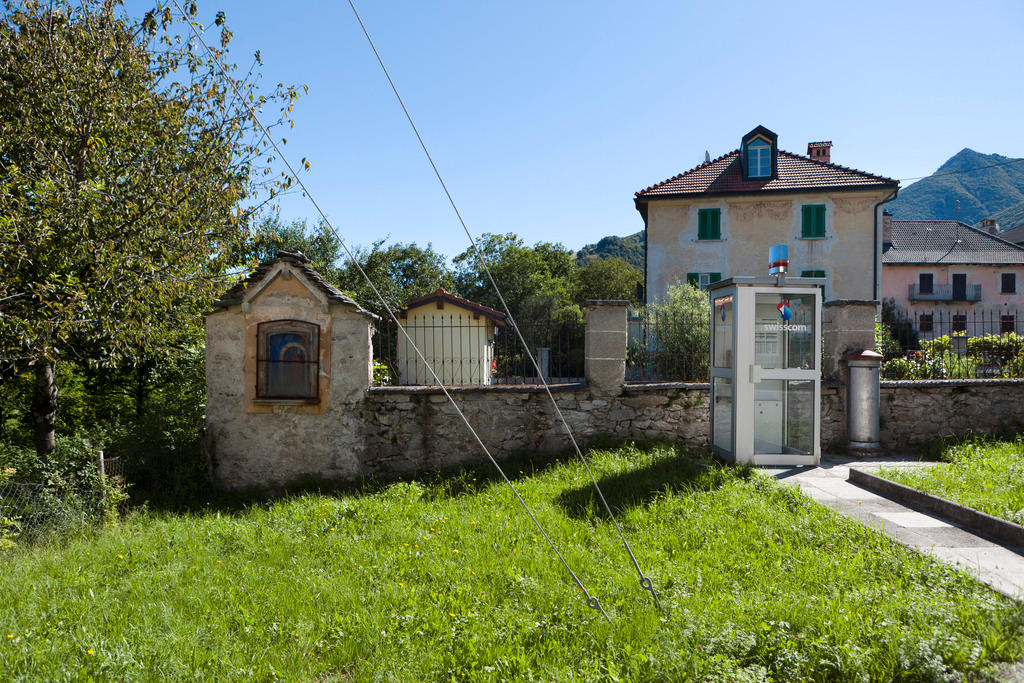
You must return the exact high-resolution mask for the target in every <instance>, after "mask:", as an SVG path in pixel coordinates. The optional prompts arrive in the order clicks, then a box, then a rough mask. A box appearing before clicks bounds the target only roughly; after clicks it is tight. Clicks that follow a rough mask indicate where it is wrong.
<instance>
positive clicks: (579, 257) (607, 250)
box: [576, 231, 644, 268]
mask: <svg viewBox="0 0 1024 683" xmlns="http://www.w3.org/2000/svg"><path fill="white" fill-rule="evenodd" d="M616 256H617V257H618V258H620V259H622V260H624V261H626V262H627V263H631V264H633V265H634V266H636V267H637V268H643V267H644V233H643V231H641V232H638V233H634V234H632V235H627V236H626V237H617V236H615V235H611V236H609V237H602V238H601V241H600V242H598V243H597V244H588V245H586V246H585V247H583V248H582V249H580V250H579V251H578V252H576V263H577V264H579V265H581V266H582V265H584V264H586V263H590V262H591V261H593V260H594V259H599V258H609V257H616Z"/></svg>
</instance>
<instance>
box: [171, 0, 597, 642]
mask: <svg viewBox="0 0 1024 683" xmlns="http://www.w3.org/2000/svg"><path fill="white" fill-rule="evenodd" d="M172 2H173V3H174V7H175V8H176V9H177V10H178V13H179V14H181V16H182V18H183V19H184V20H185V22H186V23H187V24H188V25H189V28H190V29H191V30H192V33H193V34H194V35H195V36H196V39H197V40H199V42H200V43H201V44H202V46H203V48H204V49H205V50H206V53H207V54H208V55H209V56H210V59H211V60H213V62H214V64H215V65H216V66H217V69H218V70H219V71H220V73H221V75H222V76H223V77H224V78H225V80H227V82H228V83H229V84H230V86H231V89H232V90H234V91H235V94H236V95H238V96H239V98H240V101H241V102H242V103H243V105H244V106H245V108H246V110H247V111H248V112H249V116H250V117H251V118H252V120H253V123H255V124H256V125H257V126H258V127H259V129H260V130H261V131H262V132H263V134H264V135H265V136H266V137H267V139H268V140H269V141H270V144H271V145H272V146H273V148H274V151H275V152H277V154H278V156H279V157H280V158H281V161H283V162H284V164H285V166H286V167H287V168H288V172H289V173H291V175H292V177H293V178H295V181H296V182H297V183H298V184H299V186H300V187H301V188H302V191H303V192H304V193H305V194H306V196H307V197H309V201H310V202H311V203H312V204H313V207H314V208H315V209H316V211H317V213H319V214H320V217H321V218H322V219H323V221H324V224H325V225H327V227H328V228H330V230H331V232H332V233H334V236H335V237H337V239H338V242H339V244H340V245H341V247H342V249H344V251H345V255H346V256H348V258H349V260H350V261H351V262H352V264H353V265H354V266H355V267H356V269H357V270H358V271H359V273H360V275H362V276H363V279H364V280H366V284H368V285H369V286H370V289H372V290H373V293H374V294H375V295H376V296H377V299H378V300H379V301H380V303H381V305H382V306H383V307H384V309H385V310H386V311H387V313H388V316H389V317H390V318H391V320H392V321H393V322H394V323H395V325H396V326H397V328H398V329H399V330H400V331H401V333H402V335H403V336H404V337H405V339H406V342H408V344H409V345H410V346H411V347H412V348H413V350H414V351H416V355H417V357H418V358H419V359H420V361H422V362H423V364H424V366H425V367H426V368H427V370H428V371H429V372H430V374H431V376H432V377H433V379H434V381H435V382H437V385H438V387H440V389H441V391H442V392H444V395H445V397H446V398H447V399H448V401H449V402H450V403H451V404H452V407H453V408H455V412H456V413H458V415H459V417H460V418H461V419H462V422H463V423H464V424H465V425H466V428H467V429H469V431H470V433H471V434H472V435H473V438H474V439H475V440H476V442H477V444H478V445H479V446H480V448H481V450H483V452H484V454H485V455H486V456H487V458H488V459H489V460H490V461H491V464H492V465H494V467H495V469H497V470H498V473H499V474H500V475H501V477H502V479H504V480H505V483H506V484H508V487H509V488H510V489H511V490H512V493H513V494H515V497H516V499H517V500H518V501H519V504H520V505H522V507H523V509H524V510H526V513H527V514H528V515H529V516H530V519H532V520H533V523H534V525H536V527H537V529H538V530H539V531H540V533H541V535H542V536H543V537H544V540H546V541H547V542H548V545H550V546H551V550H552V551H554V553H555V555H557V556H558V559H559V561H561V563H562V566H564V567H565V569H566V571H568V572H569V575H570V576H571V577H572V579H573V581H574V582H575V583H576V586H577V587H578V588H579V589H580V592H582V593H583V595H584V597H585V599H586V603H587V606H588V607H590V608H591V609H593V610H596V611H598V612H600V613H601V614H602V615H604V618H605V619H607V620H608V621H609V623H610V622H611V618H610V617H609V616H608V614H607V612H605V611H604V608H603V607H602V606H601V602H600V601H599V600H598V599H597V597H596V596H593V595H591V594H590V591H588V590H587V588H586V586H584V585H583V582H582V581H581V580H580V578H579V577H578V576H577V575H576V572H574V571H573V570H572V567H570V566H569V563H568V562H567V561H566V559H565V557H564V556H563V555H562V553H561V552H560V551H559V550H558V547H557V546H556V545H555V543H554V541H552V540H551V537H550V536H548V533H547V531H546V530H545V529H544V526H543V525H542V524H541V523H540V520H538V519H537V517H536V515H534V513H533V510H531V509H530V506H529V505H527V504H526V501H525V500H523V497H522V496H521V495H520V494H519V491H517V490H516V487H515V485H514V484H513V483H512V481H511V480H510V479H509V478H508V475H506V474H505V470H503V469H502V467H501V465H499V464H498V461H497V460H495V459H494V456H493V455H491V452H490V451H489V450H488V449H487V446H485V445H484V442H483V441H482V440H481V439H480V435H479V434H477V431H476V430H475V429H474V428H473V425H471V424H470V422H469V419H467V418H466V415H465V413H463V412H462V409H461V408H460V407H459V405H458V403H456V402H455V399H454V398H453V397H452V395H451V393H449V391H448V388H447V387H446V386H445V385H444V383H443V382H442V381H441V379H440V378H439V377H438V376H437V373H435V372H434V368H433V366H432V365H431V364H430V363H429V362H427V359H426V358H425V357H424V356H423V353H422V352H421V351H420V349H419V347H418V346H416V344H415V342H413V340H412V337H410V336H409V333H408V332H406V330H405V327H403V326H402V324H401V323H400V322H399V321H398V316H396V315H395V313H394V311H393V310H392V309H391V306H390V305H388V302H387V301H386V300H385V299H384V297H383V296H382V295H381V293H380V291H379V290H378V289H377V286H376V285H374V284H373V281H372V280H371V279H370V276H369V275H367V274H366V271H365V270H363V267H362V265H360V263H359V261H358V260H357V259H356V258H355V255H354V254H353V253H352V251H351V250H350V249H349V248H348V245H347V244H346V242H345V240H344V239H343V238H342V237H341V235H340V234H339V233H338V231H337V230H336V229H335V228H334V225H333V224H332V223H331V221H330V219H328V218H327V214H325V213H324V211H323V210H322V209H321V208H320V205H319V204H318V203H317V201H316V199H315V198H314V197H313V195H312V194H311V193H310V192H309V190H308V189H307V188H306V185H305V183H303V182H302V179H301V178H300V177H299V175H298V173H296V172H295V169H294V168H292V165H291V163H290V162H289V161H288V158H287V157H286V156H285V155H284V152H283V151H282V150H281V148H280V147H278V145H277V142H275V141H274V138H273V136H271V135H270V133H269V131H268V130H267V128H266V127H265V126H264V125H263V123H262V122H261V121H260V120H259V118H258V117H257V116H256V112H255V111H254V110H253V108H252V107H251V106H250V105H249V104H248V103H247V102H246V101H245V100H244V99H242V98H241V94H240V92H239V91H238V87H237V85H236V84H235V81H234V80H233V79H232V78H231V77H230V76H228V75H227V70H226V68H225V67H224V65H223V64H222V63H221V61H220V59H219V58H218V57H217V55H216V54H215V53H214V52H213V50H211V49H210V46H209V45H207V44H206V41H205V40H203V37H202V35H201V34H200V33H199V31H198V30H197V29H196V27H195V25H194V24H193V22H192V20H191V19H189V18H188V15H186V14H185V12H183V11H182V9H181V6H180V5H179V4H178V0H172ZM353 9H355V8H353Z"/></svg>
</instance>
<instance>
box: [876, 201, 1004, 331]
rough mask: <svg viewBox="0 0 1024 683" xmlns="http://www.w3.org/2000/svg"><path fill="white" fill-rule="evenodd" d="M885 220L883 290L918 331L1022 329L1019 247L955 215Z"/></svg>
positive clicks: (886, 296) (886, 217)
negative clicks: (950, 218)
mask: <svg viewBox="0 0 1024 683" xmlns="http://www.w3.org/2000/svg"><path fill="white" fill-rule="evenodd" d="M883 225H884V228H883V243H882V297H883V299H891V300H892V301H893V303H895V305H896V306H897V308H898V309H901V311H902V312H903V313H905V314H907V315H908V316H909V317H910V318H911V319H912V320H914V321H915V327H916V328H917V330H918V332H919V333H920V334H921V336H922V337H926V338H927V337H932V336H940V335H943V334H949V333H950V332H961V331H962V332H967V334H968V335H969V336H976V335H982V334H1000V333H1003V332H1016V333H1018V334H1021V333H1024V320H1022V319H1021V315H1022V314H1024V248H1022V247H1019V246H1017V245H1016V244H1013V243H1011V242H1008V241H1006V240H1004V239H1000V238H999V237H997V236H995V235H992V234H989V233H988V232H985V231H984V230H979V229H977V228H972V227H971V226H969V225H966V224H964V223H961V222H959V221H894V220H891V219H890V217H889V216H888V215H886V216H885V220H884V224H883Z"/></svg>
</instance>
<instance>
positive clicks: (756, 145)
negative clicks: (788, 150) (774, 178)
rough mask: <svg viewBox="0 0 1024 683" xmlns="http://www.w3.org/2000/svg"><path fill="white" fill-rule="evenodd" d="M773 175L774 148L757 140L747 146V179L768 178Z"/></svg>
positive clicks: (761, 140) (763, 141)
mask: <svg viewBox="0 0 1024 683" xmlns="http://www.w3.org/2000/svg"><path fill="white" fill-rule="evenodd" d="M771 174H772V146H771V145H770V144H769V143H768V141H767V140H764V139H762V138H757V139H756V140H751V141H750V142H749V143H748V144H747V177H748V178H768V177H771Z"/></svg>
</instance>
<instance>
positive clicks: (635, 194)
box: [633, 149, 740, 197]
mask: <svg viewBox="0 0 1024 683" xmlns="http://www.w3.org/2000/svg"><path fill="white" fill-rule="evenodd" d="M739 153H740V151H739V150H738V149H734V150H733V151H731V152H726V153H725V154H723V155H722V156H720V157H718V158H716V159H712V160H711V161H705V162H704V163H701V164H698V165H696V166H694V167H693V168H691V169H690V170H688V171H683V172H682V173H677V174H676V175H674V176H672V177H671V178H665V179H664V180H662V181H661V182H659V183H654V184H653V185H651V186H650V187H645V188H644V189H642V190H640V191H639V192H634V193H633V196H634V197H639V196H640V195H642V194H643V193H644V192H648V191H650V190H653V189H654V188H656V187H658V186H659V185H664V184H665V183H670V182H672V181H673V180H679V179H680V178H682V177H683V176H684V175H686V174H687V173H693V172H694V171H699V170H700V169H702V168H704V167H705V166H710V165H711V164H714V163H718V162H719V161H721V160H722V159H724V158H726V157H727V156H730V155H732V154H739Z"/></svg>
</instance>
